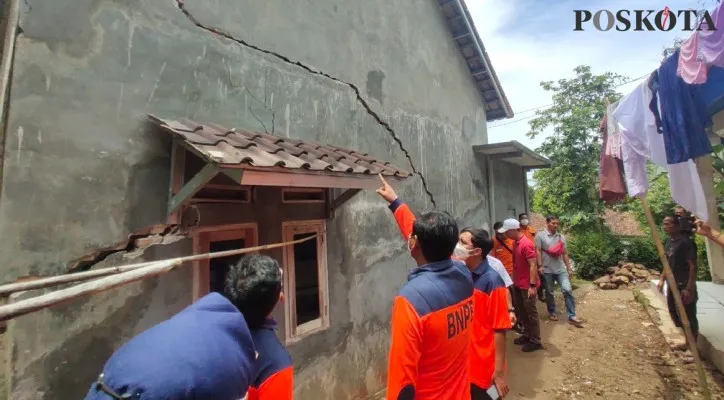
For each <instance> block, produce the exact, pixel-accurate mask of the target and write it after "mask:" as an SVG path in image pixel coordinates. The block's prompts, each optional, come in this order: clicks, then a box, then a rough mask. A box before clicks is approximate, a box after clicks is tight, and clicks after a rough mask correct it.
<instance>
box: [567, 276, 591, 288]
mask: <svg viewBox="0 0 724 400" xmlns="http://www.w3.org/2000/svg"><path fill="white" fill-rule="evenodd" d="M586 285H593V281H589V280H586V279H582V278H579V277H577V276H574V277H573V279H571V286H572V287H573V290H576V289H578V288H579V287H581V286H586Z"/></svg>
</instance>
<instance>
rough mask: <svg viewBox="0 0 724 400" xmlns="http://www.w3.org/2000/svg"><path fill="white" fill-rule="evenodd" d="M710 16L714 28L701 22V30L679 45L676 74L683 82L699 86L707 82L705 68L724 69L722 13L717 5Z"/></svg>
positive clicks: (723, 25) (723, 19) (723, 15)
mask: <svg viewBox="0 0 724 400" xmlns="http://www.w3.org/2000/svg"><path fill="white" fill-rule="evenodd" d="M709 15H711V18H712V20H713V21H714V26H713V27H710V26H708V25H707V24H706V22H703V23H702V25H701V26H700V27H701V30H699V31H694V33H693V34H692V35H691V36H689V37H688V38H687V39H686V40H685V41H684V42H683V43H682V44H681V49H680V51H681V56H680V57H679V60H678V62H677V74H678V75H679V76H681V78H682V79H683V80H684V82H686V83H689V84H701V83H704V82H706V81H707V75H708V72H707V67H708V66H710V65H715V66H717V67H724V11H722V6H721V4H719V5H717V6H716V8H715V9H714V11H712V12H711V13H710V14H709Z"/></svg>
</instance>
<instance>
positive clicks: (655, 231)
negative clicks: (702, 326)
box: [639, 196, 711, 400]
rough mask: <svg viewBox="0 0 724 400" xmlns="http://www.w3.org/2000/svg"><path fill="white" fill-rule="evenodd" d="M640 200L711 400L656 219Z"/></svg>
mask: <svg viewBox="0 0 724 400" xmlns="http://www.w3.org/2000/svg"><path fill="white" fill-rule="evenodd" d="M639 200H641V207H642V208H643V209H644V214H646V221H647V222H648V223H649V228H651V236H653V240H654V244H655V245H656V249H657V250H658V252H659V258H660V259H661V264H663V266H664V276H665V277H666V282H668V284H669V290H670V291H671V295H672V296H673V297H674V303H676V311H677V312H678V313H679V319H681V324H682V325H683V326H684V334H685V335H686V341H687V342H688V343H689V349H690V350H691V354H692V355H693V356H694V361H695V362H696V371H697V372H698V374H699V384H700V385H701V389H702V391H703V392H704V398H705V399H707V400H711V393H710V392H709V384H708V383H707V381H706V373H705V372H704V366H703V364H702V362H701V357H699V349H698V348H697V346H696V340H695V339H694V334H693V333H692V332H691V325H690V324H689V317H688V316H687V315H686V311H685V310H684V302H683V301H681V293H679V288H678V287H677V286H676V280H674V274H673V273H672V271H671V266H670V265H669V259H668V257H666V251H665V250H664V245H663V243H662V242H661V237H659V230H658V228H657V226H656V222H655V221H654V217H653V215H652V214H651V209H650V208H649V203H648V202H647V201H646V197H645V196H641V197H639Z"/></svg>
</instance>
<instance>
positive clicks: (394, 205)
mask: <svg viewBox="0 0 724 400" xmlns="http://www.w3.org/2000/svg"><path fill="white" fill-rule="evenodd" d="M381 181H382V187H381V188H380V189H379V190H378V191H377V193H379V194H380V196H382V198H383V199H385V200H386V201H387V202H388V203H390V209H392V210H393V214H394V217H395V221H396V222H397V224H398V228H399V229H400V232H401V233H402V236H403V237H406V238H407V237H409V236H410V234H411V232H412V229H413V224H414V223H415V221H416V218H415V216H414V214H413V213H412V211H410V209H409V208H408V207H407V205H406V204H404V203H402V202H401V200H400V199H399V198H398V197H397V194H396V193H395V191H394V190H393V189H392V187H391V186H390V185H389V184H387V182H386V181H385V180H384V179H381ZM492 247H493V243H492V240H490V236H489V235H488V233H487V232H486V231H484V230H482V229H477V228H472V227H471V228H465V229H464V230H463V231H462V232H461V233H460V236H459V242H458V243H457V245H456V246H455V251H454V252H453V255H452V256H453V258H454V259H457V260H461V261H464V262H465V266H466V267H467V269H469V270H471V271H472V276H473V281H474V288H475V290H474V295H473V330H472V335H471V337H470V359H469V362H470V377H469V379H470V395H471V398H472V399H473V400H477V399H485V400H487V399H489V398H490V397H489V395H488V394H487V390H488V389H490V388H491V386H493V385H495V389H497V392H498V393H499V394H500V395H501V397H502V396H505V395H507V394H508V392H509V388H508V385H507V383H506V382H505V332H506V331H507V330H508V329H510V327H511V322H510V317H509V316H510V315H511V314H509V311H510V312H512V311H513V309H512V305H511V301H510V296H509V293H508V291H507V289H506V283H505V280H506V279H507V280H510V276H508V274H507V272H506V271H505V267H504V266H503V265H502V263H501V262H500V261H499V260H497V259H495V258H492V257H490V256H489V255H488V253H489V252H490V250H491V249H492ZM493 263H495V264H493ZM492 265H495V266H496V267H497V268H498V269H499V270H498V269H495V268H494V267H492ZM438 398H439V397H438Z"/></svg>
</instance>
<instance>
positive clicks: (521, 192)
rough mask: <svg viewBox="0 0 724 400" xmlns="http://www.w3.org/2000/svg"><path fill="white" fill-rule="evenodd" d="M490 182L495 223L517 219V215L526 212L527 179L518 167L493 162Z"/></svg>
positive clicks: (501, 162) (506, 163)
mask: <svg viewBox="0 0 724 400" xmlns="http://www.w3.org/2000/svg"><path fill="white" fill-rule="evenodd" d="M491 181H492V185H493V190H492V193H493V201H494V204H495V206H494V214H495V215H494V219H495V221H501V222H502V221H504V220H505V219H507V218H515V219H518V214H520V213H523V212H527V211H528V210H527V206H526V200H525V199H526V193H525V192H526V190H527V186H526V185H527V179H526V174H525V171H524V170H523V169H522V168H521V167H520V166H518V165H515V164H511V163H508V162H503V161H495V162H493V163H492V179H491ZM495 221H493V222H495Z"/></svg>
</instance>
